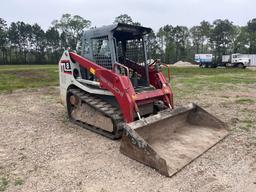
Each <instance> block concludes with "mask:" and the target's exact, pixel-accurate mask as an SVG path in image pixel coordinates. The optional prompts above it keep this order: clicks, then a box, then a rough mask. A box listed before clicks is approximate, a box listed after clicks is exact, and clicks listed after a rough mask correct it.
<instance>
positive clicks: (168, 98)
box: [69, 52, 173, 123]
mask: <svg viewBox="0 0 256 192" xmlns="http://www.w3.org/2000/svg"><path fill="white" fill-rule="evenodd" d="M69 55H70V58H71V60H73V61H75V62H77V63H79V65H81V66H82V67H84V68H86V69H87V70H88V71H90V72H91V73H93V75H95V76H96V77H97V79H98V80H99V82H100V86H101V87H102V88H103V89H107V90H109V91H110V92H112V93H113V95H114V96H115V97H116V99H117V101H118V103H119V106H120V108H121V111H122V113H123V115H124V119H125V121H126V122H127V123H129V122H132V121H134V120H135V118H136V114H138V113H139V106H140V105H143V104H145V103H147V102H152V101H154V100H157V99H160V100H163V101H164V103H165V104H166V106H168V107H171V108H173V101H172V100H173V99H172V97H173V95H172V91H171V88H170V86H169V84H168V82H167V81H166V79H165V78H164V75H163V74H162V72H157V71H151V73H150V80H151V81H150V83H152V85H153V86H154V87H155V88H156V90H153V91H147V92H142V93H136V92H135V90H134V88H133V85H132V84H131V81H130V79H129V77H128V76H126V75H120V74H117V73H115V71H113V70H108V69H106V68H104V67H102V66H100V65H97V64H96V63H94V62H92V61H90V60H88V59H86V58H84V57H81V56H80V55H78V54H76V53H74V52H69ZM138 116H139V114H138Z"/></svg>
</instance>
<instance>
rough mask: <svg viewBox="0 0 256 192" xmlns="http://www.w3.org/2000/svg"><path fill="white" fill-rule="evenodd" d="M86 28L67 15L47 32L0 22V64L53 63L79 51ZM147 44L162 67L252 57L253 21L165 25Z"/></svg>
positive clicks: (255, 45) (126, 19)
mask: <svg viewBox="0 0 256 192" xmlns="http://www.w3.org/2000/svg"><path fill="white" fill-rule="evenodd" d="M114 23H127V24H134V25H141V24H140V23H139V22H135V21H133V19H132V18H131V17H130V16H129V15H127V14H121V15H119V16H117V17H116V18H115V19H114ZM90 27H91V21H90V20H87V19H84V18H83V17H81V16H78V15H74V16H73V15H71V14H64V15H62V17H61V18H60V19H59V20H54V21H53V22H52V25H51V26H50V27H49V28H48V29H47V30H43V29H42V27H41V26H40V25H39V24H33V25H31V24H29V23H25V22H23V21H18V22H12V23H11V24H10V25H9V26H7V22H6V21H5V20H4V19H3V18H0V64H45V63H57V62H58V60H59V58H60V55H61V54H62V52H63V49H65V48H67V47H70V48H71V49H73V50H80V48H81V37H82V33H83V30H86V29H89V28H90ZM147 43H148V45H147V47H148V50H149V53H150V57H151V58H152V59H156V58H161V60H162V61H163V62H165V63H174V62H176V61H178V60H187V61H191V60H193V58H194V54H196V53H213V54H214V55H215V56H217V57H218V56H221V55H222V54H230V53H244V54H256V18H254V19H252V20H249V21H248V22H247V25H245V26H238V25H235V24H234V23H233V22H232V21H229V20H227V19H225V20H221V19H217V20H215V21H214V22H212V23H211V22H208V21H202V22H201V23H200V24H199V25H196V26H193V27H191V28H188V27H186V26H179V25H177V26H173V25H169V24H167V25H165V26H162V27H161V28H160V29H159V30H158V31H156V32H152V33H151V34H149V35H148V41H147ZM219 58H220V57H219Z"/></svg>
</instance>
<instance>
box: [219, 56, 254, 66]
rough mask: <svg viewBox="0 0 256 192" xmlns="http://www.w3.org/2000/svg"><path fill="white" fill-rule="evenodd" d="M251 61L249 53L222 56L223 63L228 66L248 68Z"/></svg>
mask: <svg viewBox="0 0 256 192" xmlns="http://www.w3.org/2000/svg"><path fill="white" fill-rule="evenodd" d="M250 61H251V60H250V58H249V57H248V55H244V54H240V53H235V54H231V55H223V56H222V65H224V66H226V67H239V68H246V67H250Z"/></svg>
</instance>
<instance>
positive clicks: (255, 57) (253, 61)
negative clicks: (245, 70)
mask: <svg viewBox="0 0 256 192" xmlns="http://www.w3.org/2000/svg"><path fill="white" fill-rule="evenodd" d="M241 55H242V56H243V57H246V58H249V59H250V63H249V66H248V67H256V54H241Z"/></svg>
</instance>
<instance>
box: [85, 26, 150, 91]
mask: <svg viewBox="0 0 256 192" xmlns="http://www.w3.org/2000/svg"><path fill="white" fill-rule="evenodd" d="M151 31H152V30H151V29H150V28H146V27H141V26H135V25H128V24H121V23H119V24H114V25H109V26H103V27H101V28H95V29H91V30H88V31H86V32H84V35H83V44H82V55H83V57H85V58H88V59H90V60H92V61H93V62H95V63H97V64H98V65H100V66H102V67H104V68H107V69H110V70H114V71H115V72H116V73H119V74H123V75H127V76H129V78H130V79H131V82H132V84H133V86H134V88H135V89H136V90H139V89H144V88H149V87H150V83H149V73H148V64H149V63H147V60H148V55H147V51H146V45H145V36H146V35H147V34H149V33H150V32H151ZM82 71H84V72H83V78H84V79H87V80H95V79H94V77H93V75H92V74H90V72H88V71H86V70H85V69H84V70H82Z"/></svg>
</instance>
